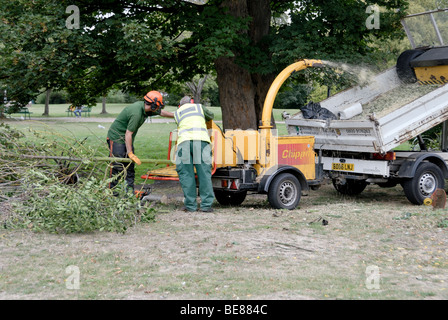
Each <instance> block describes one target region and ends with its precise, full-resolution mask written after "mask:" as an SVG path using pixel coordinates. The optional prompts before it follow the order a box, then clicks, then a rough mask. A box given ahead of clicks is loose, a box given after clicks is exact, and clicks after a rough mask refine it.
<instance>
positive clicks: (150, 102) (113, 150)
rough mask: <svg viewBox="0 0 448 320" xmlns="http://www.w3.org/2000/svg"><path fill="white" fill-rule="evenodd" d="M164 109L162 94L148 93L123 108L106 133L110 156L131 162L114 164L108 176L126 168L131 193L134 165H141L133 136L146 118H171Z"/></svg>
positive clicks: (114, 183)
mask: <svg viewBox="0 0 448 320" xmlns="http://www.w3.org/2000/svg"><path fill="white" fill-rule="evenodd" d="M164 107H165V105H164V104H163V97H162V94H161V93H160V92H158V91H150V92H148V93H147V94H146V95H145V97H144V100H143V101H137V102H135V103H133V104H131V105H129V106H127V107H126V108H124V109H123V111H121V113H120V114H119V115H118V117H117V118H116V119H115V121H114V122H113V123H112V125H111V126H110V128H109V131H108V133H107V143H108V144H109V151H110V156H111V157H112V156H114V157H117V158H130V159H131V160H132V162H131V163H118V162H114V163H113V164H112V165H113V166H112V168H111V172H110V175H111V177H112V176H117V175H119V174H120V173H121V172H123V170H124V169H125V168H126V176H125V179H126V184H127V185H128V187H129V188H130V189H131V190H132V191H133V190H134V179H135V169H134V163H135V164H137V165H140V164H141V161H140V159H139V158H138V157H137V156H136V155H135V154H134V146H133V142H134V139H135V136H136V135H137V132H138V129H139V128H140V127H141V126H142V125H143V123H144V122H145V120H146V119H147V118H148V117H151V116H155V115H160V116H162V117H168V118H173V117H174V114H173V113H171V112H168V111H165V110H162V109H163V108H164ZM118 180H119V178H118V177H117V178H116V179H114V180H113V181H112V182H111V183H110V185H109V188H113V187H115V186H116V185H117V183H118Z"/></svg>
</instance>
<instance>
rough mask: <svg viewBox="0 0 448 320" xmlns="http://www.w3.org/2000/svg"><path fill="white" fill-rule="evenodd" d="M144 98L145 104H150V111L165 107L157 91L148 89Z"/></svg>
mask: <svg viewBox="0 0 448 320" xmlns="http://www.w3.org/2000/svg"><path fill="white" fill-rule="evenodd" d="M144 99H145V103H146V104H149V105H151V111H156V110H158V109H160V108H162V109H163V107H165V105H164V104H163V97H162V94H161V93H160V92H159V91H149V92H148V93H147V94H146V95H145V98H144Z"/></svg>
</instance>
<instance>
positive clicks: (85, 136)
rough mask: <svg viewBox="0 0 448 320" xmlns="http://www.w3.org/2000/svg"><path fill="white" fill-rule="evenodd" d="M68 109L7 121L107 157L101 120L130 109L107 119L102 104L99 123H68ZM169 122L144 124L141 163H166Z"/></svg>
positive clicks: (113, 108) (116, 108)
mask: <svg viewBox="0 0 448 320" xmlns="http://www.w3.org/2000/svg"><path fill="white" fill-rule="evenodd" d="M68 106H69V105H68V104H54V105H50V115H49V116H42V113H43V112H44V105H42V104H35V105H33V106H32V107H30V111H31V112H32V120H31V121H30V120H26V121H15V120H6V121H7V123H8V124H10V125H12V126H13V127H15V128H17V129H19V130H22V131H23V132H25V133H26V135H27V138H28V139H31V140H32V141H35V142H39V141H40V142H41V143H48V142H49V141H53V140H54V139H58V141H60V142H61V145H63V146H64V147H67V146H71V145H75V144H77V143H79V141H83V145H84V146H86V147H90V148H91V149H92V150H94V152H95V156H97V157H105V156H108V146H107V143H106V136H107V131H108V129H109V127H110V125H111V124H112V120H113V119H110V121H109V122H104V121H101V118H116V117H117V115H118V114H119V113H120V112H121V111H122V110H123V108H124V107H125V106H127V105H124V104H108V105H107V108H106V110H107V112H108V114H106V115H104V114H101V110H102V107H101V104H98V105H97V106H96V107H93V109H92V112H91V116H90V117H91V118H98V122H81V121H79V122H78V121H76V122H70V121H67V120H66V119H61V118H65V117H67V113H66V110H67V108H68ZM208 109H209V110H210V111H212V112H213V113H214V114H215V121H217V122H218V125H219V126H221V128H222V123H221V120H222V114H221V108H220V107H209V108H208ZM165 110H167V111H170V112H174V111H175V110H176V107H172V106H167V107H166V108H165ZM281 112H283V110H281V109H274V119H276V121H277V129H278V134H279V135H286V134H287V130H286V126H285V124H284V123H279V121H280V122H282V118H281ZM288 112H289V113H290V114H294V113H296V112H298V110H288ZM83 116H84V115H83ZM13 117H14V118H15V119H18V115H14V116H13ZM154 118H161V117H154ZM162 119H163V118H162ZM41 120H45V121H41ZM47 120H51V121H47ZM170 120H171V119H167V121H166V122H164V123H159V122H152V123H144V124H143V125H142V126H141V127H140V129H139V131H138V134H137V136H136V139H135V141H134V148H135V154H136V155H137V156H138V157H139V158H140V159H163V160H165V159H167V156H168V145H169V136H170V132H171V131H173V130H175V129H176V124H175V123H174V122H172V121H170ZM32 132H37V133H39V134H40V135H39V137H36V136H35V135H34V134H32ZM65 154H67V153H65ZM161 166H163V165H161ZM154 167H155V166H154V164H142V165H140V166H136V177H137V179H136V182H137V183H138V179H139V178H140V176H141V175H143V174H145V173H146V172H147V171H148V170H152V169H154Z"/></svg>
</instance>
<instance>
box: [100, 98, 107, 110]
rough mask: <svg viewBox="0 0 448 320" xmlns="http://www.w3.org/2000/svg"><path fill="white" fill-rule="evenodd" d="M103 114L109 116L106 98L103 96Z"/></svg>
mask: <svg viewBox="0 0 448 320" xmlns="http://www.w3.org/2000/svg"><path fill="white" fill-rule="evenodd" d="M101 114H107V111H106V96H105V95H104V96H103V103H102V109H101Z"/></svg>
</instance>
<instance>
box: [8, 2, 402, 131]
mask: <svg viewBox="0 0 448 320" xmlns="http://www.w3.org/2000/svg"><path fill="white" fill-rule="evenodd" d="M375 2H376V4H377V5H378V6H380V7H381V12H380V16H379V18H380V27H379V29H369V28H367V27H366V19H367V18H368V17H369V13H366V9H367V6H368V4H366V2H365V1H363V0H325V1H324V0H313V1H311V0H304V1H285V0H284V1H269V0H210V1H208V2H207V3H206V4H204V5H202V4H197V3H196V2H195V1H181V0H163V1H161V0H139V1H135V0H100V1H99V0H69V1H66V0H52V1H51V0H50V1H49V0H12V1H11V0H0V7H1V8H2V10H1V12H0V21H1V24H0V48H1V49H2V50H0V58H1V59H0V85H2V86H3V88H4V89H6V90H7V92H8V97H9V98H10V99H12V100H15V101H18V102H19V103H27V102H28V101H29V100H31V99H32V98H34V97H35V96H36V95H37V94H39V93H40V92H42V91H43V90H46V89H49V88H52V89H55V90H58V89H62V88H64V89H66V90H67V91H68V93H69V95H70V96H71V99H72V101H73V102H75V103H84V104H86V103H91V102H92V101H93V99H94V98H95V97H97V96H100V95H104V94H105V93H106V92H107V91H108V89H109V88H111V87H112V86H115V88H116V87H117V86H118V87H119V88H121V89H123V90H125V91H128V92H131V93H134V94H139V95H143V94H144V93H145V92H146V91H149V90H163V89H167V88H169V86H170V83H173V82H174V81H190V80H191V79H192V78H193V77H194V76H195V75H201V74H206V73H208V72H210V71H216V74H217V82H218V85H219V92H220V103H221V107H222V110H223V121H224V127H225V128H242V129H245V128H254V129H255V128H257V125H258V122H259V119H260V117H261V111H262V106H263V102H264V98H265V96H266V93H267V90H268V89H269V86H270V84H271V83H272V80H273V79H274V77H275V76H276V74H277V72H279V71H280V70H281V69H282V68H284V67H285V66H286V65H288V64H290V63H292V62H294V61H296V60H298V59H303V58H310V59H311V58H312V59H327V60H338V61H341V60H343V61H346V62H359V61H363V60H368V59H369V58H371V56H372V54H373V53H374V49H373V48H374V46H371V45H370V42H372V41H377V40H378V39H387V38H390V37H394V36H396V34H397V30H399V29H400V24H399V18H400V17H401V16H402V15H403V13H404V12H405V10H406V6H407V2H406V1H405V0H378V1H375ZM73 8H75V9H79V16H77V11H76V10H73ZM397 9H401V10H400V11H397ZM281 16H283V19H282V20H281V21H282V22H281V23H280V22H279V21H280V19H278V18H280V17H281ZM77 18H79V25H77V22H78V21H77V20H76V19H77Z"/></svg>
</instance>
